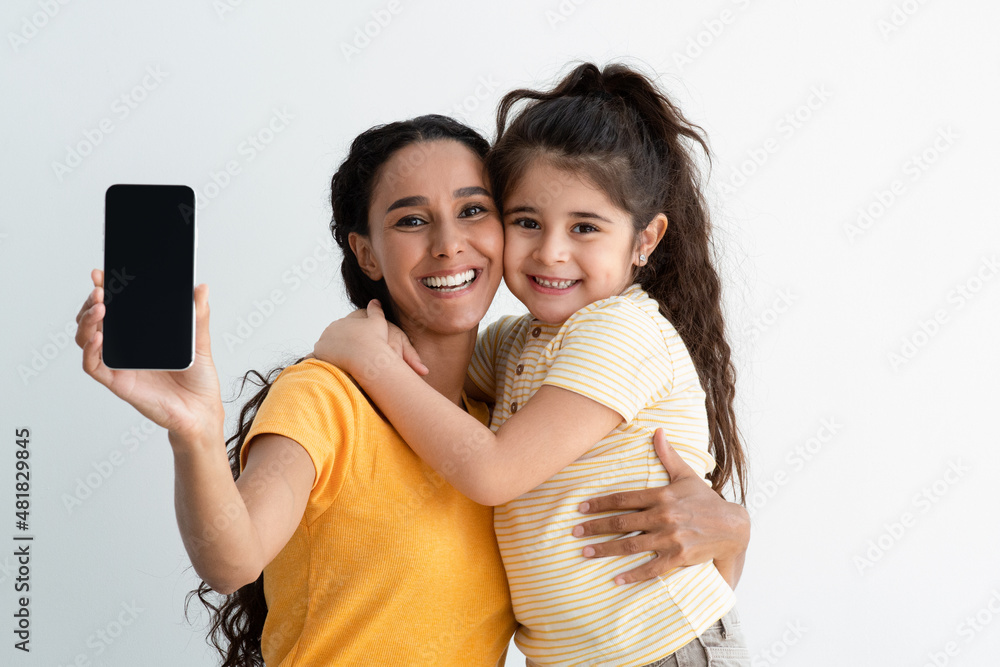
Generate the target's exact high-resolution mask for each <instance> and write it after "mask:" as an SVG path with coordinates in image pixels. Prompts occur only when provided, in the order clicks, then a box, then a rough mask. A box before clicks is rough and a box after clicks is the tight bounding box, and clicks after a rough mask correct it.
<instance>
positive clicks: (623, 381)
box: [542, 298, 674, 422]
mask: <svg viewBox="0 0 1000 667" xmlns="http://www.w3.org/2000/svg"><path fill="white" fill-rule="evenodd" d="M552 354H553V355H554V358H553V359H552V361H551V363H550V366H549V370H548V372H547V373H546V376H545V379H544V380H542V384H547V385H551V386H554V387H561V388H563V389H568V390H570V391H573V392H576V393H578V394H581V395H583V396H586V397H587V398H590V399H592V400H594V401H597V402H598V403H600V404H601V405H605V406H607V407H609V408H611V409H612V410H614V411H615V412H617V413H618V414H619V415H621V416H622V418H623V419H624V420H625V421H626V422H629V421H632V420H633V419H634V418H635V416H636V415H637V414H638V413H639V411H640V410H641V409H642V408H643V407H644V406H646V405H649V404H650V403H653V402H655V401H657V400H659V399H660V398H662V397H663V396H665V395H667V394H669V393H670V391H671V388H672V385H673V377H674V368H673V361H672V359H671V357H670V353H669V350H668V348H667V343H666V341H665V339H664V336H663V332H662V330H661V329H660V326H659V323H658V322H657V321H656V320H654V319H653V318H652V317H650V315H649V314H648V313H646V312H644V311H643V310H642V309H640V308H639V307H638V306H636V305H634V304H632V303H629V302H628V301H627V300H625V299H617V298H611V299H606V300H604V301H600V302H597V303H595V304H593V306H592V307H587V308H583V309H581V310H580V311H578V312H577V313H575V314H574V315H573V316H572V317H570V318H569V319H568V320H567V321H566V323H565V324H564V328H563V330H562V338H561V340H559V341H557V345H556V346H554V349H553V351H552Z"/></svg>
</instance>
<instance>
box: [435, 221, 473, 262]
mask: <svg viewBox="0 0 1000 667" xmlns="http://www.w3.org/2000/svg"><path fill="white" fill-rule="evenodd" d="M465 244H466V239H465V236H464V234H463V233H462V230H460V229H459V228H458V225H457V224H456V223H455V222H454V221H452V220H446V221H444V222H442V223H440V224H438V225H436V226H435V229H434V234H433V238H432V241H431V254H432V255H434V256H435V257H440V258H445V257H454V256H455V255H457V254H458V253H460V252H462V251H463V250H464V249H465Z"/></svg>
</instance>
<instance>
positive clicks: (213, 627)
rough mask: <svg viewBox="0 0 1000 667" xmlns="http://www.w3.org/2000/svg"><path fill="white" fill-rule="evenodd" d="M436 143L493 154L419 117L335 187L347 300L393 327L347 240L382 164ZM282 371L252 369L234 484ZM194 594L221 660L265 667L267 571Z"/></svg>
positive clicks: (382, 131)
mask: <svg viewBox="0 0 1000 667" xmlns="http://www.w3.org/2000/svg"><path fill="white" fill-rule="evenodd" d="M436 140H452V141H458V142H461V143H462V144H464V145H465V146H466V147H467V148H468V149H469V150H471V151H472V152H473V153H475V154H476V155H478V156H479V157H480V158H484V157H485V156H486V152H487V151H488V150H489V143H488V142H487V141H486V140H485V139H484V138H483V137H482V136H480V135H479V134H478V133H477V132H476V131H475V130H472V129H471V128H469V127H467V126H465V125H463V124H462V123H459V122H458V121H456V120H453V119H451V118H448V117H446V116H439V115H434V114H432V115H427V116H419V117H417V118H413V119H411V120H405V121H400V122H396V123H389V124H388V125H379V126H376V127H373V128H371V129H369V130H366V131H365V132H362V133H361V134H360V135H358V137H357V138H355V139H354V141H353V143H351V148H350V151H349V152H348V154H347V158H345V159H344V161H343V162H342V163H341V164H340V167H338V169H337V172H336V173H335V174H334V175H333V179H332V180H331V182H330V203H331V205H332V208H333V217H332V220H331V222H330V232H331V233H332V234H333V239H334V241H335V242H336V243H337V245H338V246H340V251H341V253H342V254H343V260H342V261H341V264H340V273H341V275H342V276H343V279H344V286H345V287H346V289H347V296H348V298H349V299H350V300H351V303H353V304H354V305H355V306H356V307H357V308H365V307H366V306H367V305H368V302H369V301H371V300H372V299H379V300H380V301H381V302H382V307H383V309H384V310H385V315H386V319H388V320H389V321H390V322H392V323H394V324H398V320H397V317H396V312H395V308H394V307H393V302H392V298H391V296H390V295H389V291H388V289H387V288H386V285H385V281H384V280H377V281H375V280H372V279H371V278H369V277H368V276H367V275H365V273H364V272H363V271H362V270H361V267H360V266H359V265H358V259H357V257H355V255H354V252H353V251H352V250H351V247H350V244H349V242H348V237H349V236H350V234H351V233H352V232H353V233H357V234H360V235H362V236H366V237H367V236H368V235H369V227H368V208H369V205H370V204H371V198H372V193H373V192H374V190H375V187H376V185H377V184H378V183H379V179H380V177H381V169H382V166H383V165H384V164H385V163H386V162H387V161H388V160H389V158H391V157H392V156H393V155H394V154H395V153H396V152H397V151H399V150H400V149H403V148H405V147H407V146H410V145H412V144H416V143H420V142H427V141H436ZM414 168H419V165H414ZM300 361H302V359H297V360H296V361H295V362H294V363H299V362H300ZM282 370H284V367H282V366H279V367H277V368H274V369H272V370H270V371H268V372H267V373H259V372H257V371H254V370H251V371H249V372H247V374H246V375H244V376H243V382H242V383H241V385H240V391H239V394H237V398H239V396H241V395H242V394H243V391H244V389H246V387H247V384H248V383H249V384H251V385H253V386H255V387H257V391H256V393H255V394H254V395H253V396H252V397H251V398H250V400H249V401H247V403H246V404H245V405H244V406H243V408H242V409H241V410H240V415H239V422H238V426H237V429H236V433H235V434H234V435H233V436H232V437H230V438H229V439H228V440H226V447H227V449H228V455H229V464H230V468H231V469H232V473H233V479H234V480H235V479H239V476H240V449H241V448H242V447H243V444H244V442H246V437H247V434H248V433H249V432H250V426H251V424H252V423H253V419H254V417H255V416H256V415H257V410H258V409H259V408H260V406H261V404H262V403H263V402H264V399H265V398H267V394H268V392H269V391H270V389H271V385H272V384H273V383H274V380H275V379H276V378H277V377H278V375H279V374H280V373H281V371H282ZM195 597H197V598H198V599H199V600H200V601H201V603H202V604H203V605H204V606H205V608H206V609H207V610H208V612H209V617H210V623H209V629H208V641H209V643H210V644H211V645H212V646H214V647H215V649H216V650H217V651H218V652H219V655H220V656H221V657H222V663H221V664H222V667H263V666H264V659H263V656H262V655H261V645H260V642H261V635H262V633H263V630H264V621H265V619H266V617H267V601H266V600H265V599H264V575H263V573H261V575H260V576H259V577H258V578H257V580H256V581H254V582H253V583H250V584H247V585H246V586H243V587H242V588H240V589H239V590H237V591H236V592H234V593H232V594H231V595H220V594H219V593H216V592H215V591H213V590H212V588H211V587H210V586H209V585H208V584H206V583H205V582H204V581H202V582H201V584H199V586H198V588H196V589H195V590H193V591H191V592H190V593H188V595H187V598H186V599H185V605H184V608H185V613H186V612H187V609H188V606H189V604H190V603H191V601H192V599H193V598H195Z"/></svg>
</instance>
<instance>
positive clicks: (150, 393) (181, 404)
mask: <svg viewBox="0 0 1000 667" xmlns="http://www.w3.org/2000/svg"><path fill="white" fill-rule="evenodd" d="M90 275H91V279H92V280H93V282H94V290H93V291H92V292H91V293H90V296H88V297H87V300H86V301H85V302H84V304H83V307H82V308H81V309H80V312H79V314H77V316H76V321H77V330H76V344H77V345H79V346H80V347H81V348H83V370H84V371H86V373H87V375H89V376H91V377H92V378H94V379H95V380H97V381H98V382H100V383H101V384H103V385H104V386H105V387H107V388H108V389H110V390H111V391H112V393H114V394H115V395H116V396H118V397H119V398H121V399H123V400H124V401H126V402H127V403H129V404H131V405H132V406H133V407H134V408H135V409H136V410H138V411H139V412H141V413H142V414H143V415H145V416H146V417H148V418H149V419H150V420H152V421H153V422H155V423H156V424H159V425H160V426H162V427H163V428H165V429H167V430H169V431H170V432H171V433H174V434H177V435H180V436H182V437H184V438H187V439H197V438H198V436H200V435H203V434H209V435H215V434H216V433H219V434H221V433H222V429H223V423H224V421H225V412H224V410H223V407H222V397H221V394H220V391H219V377H218V375H217V373H216V371H215V365H214V363H213V362H212V351H211V344H210V341H209V335H208V317H209V311H208V285H198V287H196V288H195V291H194V302H195V359H194V363H193V364H192V365H191V368H188V369H187V370H183V371H146V370H112V369H110V368H108V367H107V366H105V365H104V361H103V360H102V359H101V349H102V347H103V343H104V332H103V323H104V313H105V305H104V289H103V284H104V272H103V271H100V270H98V269H94V270H93V271H92V272H91V274H90Z"/></svg>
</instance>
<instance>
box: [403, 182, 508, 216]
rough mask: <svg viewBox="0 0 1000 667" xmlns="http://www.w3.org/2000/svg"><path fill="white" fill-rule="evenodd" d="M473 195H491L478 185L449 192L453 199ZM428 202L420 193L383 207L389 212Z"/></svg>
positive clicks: (425, 204)
mask: <svg viewBox="0 0 1000 667" xmlns="http://www.w3.org/2000/svg"><path fill="white" fill-rule="evenodd" d="M473 195H483V196H486V197H491V196H492V195H490V191H489V190H487V189H486V188H484V187H481V186H478V185H470V186H469V187H467V188H459V189H458V190H455V191H454V192H453V193H451V196H452V197H454V198H455V199H462V198H463V197H471V196H473ZM428 204H430V200H429V199H427V197H424V196H422V195H414V196H412V197H403V198H402V199H397V200H396V201H394V202H392V203H391V204H389V208H387V209H385V212H386V213H391V212H392V211H394V210H396V209H397V208H405V207H407V206H427V205H428Z"/></svg>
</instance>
